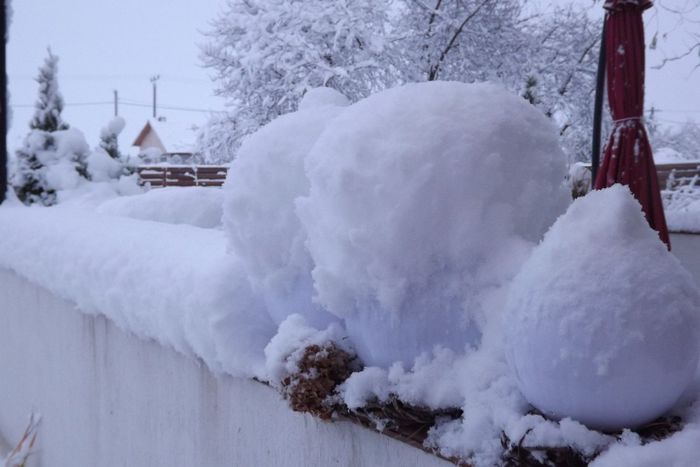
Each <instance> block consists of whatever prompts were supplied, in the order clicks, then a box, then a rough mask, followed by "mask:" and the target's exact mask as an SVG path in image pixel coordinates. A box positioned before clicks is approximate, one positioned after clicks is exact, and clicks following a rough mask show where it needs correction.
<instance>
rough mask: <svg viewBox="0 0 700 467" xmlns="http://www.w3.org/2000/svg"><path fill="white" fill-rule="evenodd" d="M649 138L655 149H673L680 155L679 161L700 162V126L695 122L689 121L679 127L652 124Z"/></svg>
mask: <svg viewBox="0 0 700 467" xmlns="http://www.w3.org/2000/svg"><path fill="white" fill-rule="evenodd" d="M647 121H649V119H647ZM652 122H653V119H652ZM649 138H650V140H651V143H652V146H653V147H654V149H661V148H667V149H672V150H673V151H674V152H675V153H677V154H678V159H679V160H684V159H685V160H693V161H697V160H700V124H698V123H697V122H695V121H693V120H688V121H686V122H685V123H684V124H683V125H681V126H679V127H661V126H655V125H653V124H652V127H651V129H650V131H649Z"/></svg>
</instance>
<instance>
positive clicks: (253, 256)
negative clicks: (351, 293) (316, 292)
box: [224, 91, 343, 327]
mask: <svg viewBox="0 0 700 467" xmlns="http://www.w3.org/2000/svg"><path fill="white" fill-rule="evenodd" d="M318 92H319V93H321V92H323V91H318ZM331 92H333V91H331ZM315 94H316V92H310V93H308V96H312V97H311V99H315V98H314V97H313V96H314V95H315ZM336 94H337V93H336ZM340 97H343V96H340ZM334 100H335V101H340V99H339V98H338V97H337V96H336V97H335V99H334ZM320 101H321V104H324V103H325V102H326V101H324V100H323V99H321V100H320ZM317 104H318V102H317ZM307 107H308V108H307V109H306V110H303V111H299V112H295V113H291V114H287V115H284V116H282V117H279V118H277V119H276V120H274V121H273V122H271V123H270V124H268V125H267V126H265V127H263V128H262V129H260V130H259V131H258V132H256V133H254V134H253V135H251V136H250V137H248V138H247V139H246V141H245V142H244V143H243V145H242V146H241V148H240V150H239V151H238V156H237V157H236V159H235V160H234V162H233V163H232V164H231V169H230V170H229V172H228V174H229V175H228V178H227V180H226V184H225V186H224V189H225V190H226V199H225V208H224V223H225V226H226V231H227V234H228V236H229V247H230V249H231V250H232V251H234V252H235V254H236V256H237V257H239V258H240V259H241V260H242V261H243V263H244V265H245V267H246V269H247V271H248V276H249V278H250V281H251V284H252V287H253V289H254V290H255V291H256V293H259V294H261V295H263V296H264V297H265V300H266V303H267V306H268V310H269V312H270V314H271V316H272V318H273V320H274V321H275V322H276V323H277V324H279V323H280V322H282V321H283V320H284V319H285V318H286V317H287V316H288V315H290V314H291V313H295V312H298V313H302V314H304V315H305V316H306V317H307V318H308V319H309V321H310V323H311V324H312V325H314V326H319V327H325V326H326V325H327V324H328V323H329V322H330V321H331V320H332V318H331V316H330V315H328V314H327V313H326V312H324V311H323V310H322V309H321V307H320V306H319V305H317V304H315V303H312V301H311V298H312V295H313V286H312V281H311V268H312V263H311V259H310V258H309V254H308V252H307V250H306V248H305V241H306V234H305V233H304V232H303V229H302V228H301V224H300V222H299V219H298V218H297V215H296V211H295V205H294V202H295V199H296V198H297V197H299V196H303V195H306V194H308V191H309V181H308V179H307V176H306V173H305V171H304V160H305V158H306V156H307V154H308V153H309V150H310V149H311V147H312V146H313V144H314V143H315V142H316V139H317V138H318V136H319V135H320V134H321V132H322V131H323V129H324V128H325V126H326V125H327V124H328V122H329V121H331V120H332V119H333V118H334V117H335V116H336V115H337V114H338V113H340V111H341V110H342V109H343V108H342V107H339V106H337V105H316V106H314V105H313V103H311V104H309V105H308V106H307Z"/></svg>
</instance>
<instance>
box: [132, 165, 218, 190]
mask: <svg viewBox="0 0 700 467" xmlns="http://www.w3.org/2000/svg"><path fill="white" fill-rule="evenodd" d="M136 172H137V173H138V174H139V183H140V184H141V185H147V184H148V185H150V186H151V188H161V187H166V186H181V187H186V186H215V187H220V186H221V185H223V184H224V180H226V174H227V173H228V167H225V166H218V165H199V166H197V165H148V166H145V165H143V166H139V167H137V168H136Z"/></svg>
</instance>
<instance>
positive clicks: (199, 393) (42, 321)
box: [0, 269, 450, 467]
mask: <svg viewBox="0 0 700 467" xmlns="http://www.w3.org/2000/svg"><path fill="white" fill-rule="evenodd" d="M0 296H2V298H3V303H2V313H0V368H1V369H2V377H1V378H0V394H2V401H3V403H2V404H0V436H1V437H2V438H4V439H5V440H7V441H12V440H18V439H19V438H20V436H21V435H22V431H23V430H24V428H25V426H26V423H27V417H28V415H29V414H30V412H32V411H35V412H38V413H40V414H41V416H42V421H41V425H40V429H39V436H38V446H37V447H38V450H37V452H36V454H35V455H34V457H33V458H32V464H31V465H34V466H53V465H90V466H110V465H129V466H133V467H136V466H149V467H153V466H159V465H160V466H193V465H206V466H210V467H212V466H223V465H227V466H230V465H241V466H246V465H250V466H254V465H258V466H265V465H270V466H272V465H274V466H308V465H338V466H353V467H360V466H368V467H369V466H372V467H374V466H378V465H381V466H444V465H450V464H449V463H447V462H445V461H443V460H441V459H439V458H437V457H434V456H431V455H429V454H427V453H425V452H423V451H420V450H418V449H415V448H413V447H410V446H408V445H406V444H403V443H400V442H398V441H395V440H393V439H391V438H389V437H386V436H382V435H380V434H377V433H375V432H372V431H370V430H367V429H364V428H361V427H359V426H356V425H353V424H351V423H344V422H337V423H327V422H321V421H319V420H317V419H314V418H313V417H311V416H309V415H302V414H298V413H295V412H292V411H291V410H289V408H288V407H287V403H286V402H285V401H283V400H282V399H281V397H280V395H279V394H278V393H277V392H275V391H274V390H272V389H270V388H268V387H266V386H264V385H262V384H260V383H257V382H254V381H252V380H245V379H239V378H232V377H228V376H217V375H214V374H213V373H211V372H210V371H209V370H208V369H207V367H206V365H203V364H201V363H200V362H199V361H197V360H195V359H194V358H192V357H187V356H183V355H182V354H180V353H178V352H175V351H174V350H172V349H169V348H166V347H163V346H161V345H160V344H157V343H156V342H154V341H147V340H142V339H139V338H137V337H135V336H134V335H131V334H129V333H126V332H124V331H122V330H121V329H119V328H117V327H116V326H115V325H114V324H113V323H112V322H111V321H109V320H108V319H106V318H104V317H103V316H100V315H96V316H93V315H87V314H84V313H82V312H80V311H78V310H77V309H76V307H75V305H74V304H73V303H70V302H69V301H66V300H63V299H60V298H58V297H56V296H55V295H54V294H52V293H50V292H48V291H47V290H46V289H43V288H42V287H39V286H37V285H35V284H33V283H31V282H29V281H28V280H26V279H24V278H21V277H20V276H18V275H16V274H15V273H13V272H10V271H8V270H6V269H0Z"/></svg>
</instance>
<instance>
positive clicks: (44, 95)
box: [12, 49, 88, 206]
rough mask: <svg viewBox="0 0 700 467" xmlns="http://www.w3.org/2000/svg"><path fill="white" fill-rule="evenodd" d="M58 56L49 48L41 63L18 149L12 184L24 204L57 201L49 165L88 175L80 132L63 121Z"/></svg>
mask: <svg viewBox="0 0 700 467" xmlns="http://www.w3.org/2000/svg"><path fill="white" fill-rule="evenodd" d="M57 74H58V57H57V56H56V55H54V54H53V53H52V52H51V49H49V50H48V57H46V59H45V61H44V64H43V65H42V66H41V67H40V68H39V75H38V76H37V78H36V81H37V83H38V84H39V96H38V98H37V101H36V104H35V109H34V115H33V117H32V119H31V121H30V123H29V128H30V131H29V133H28V134H27V136H26V137H25V138H24V143H23V145H22V147H21V148H20V149H19V150H17V153H16V156H17V157H16V161H15V167H14V172H13V174H12V186H13V187H14V189H15V192H16V193H17V197H18V198H19V199H20V200H21V201H22V202H23V203H25V204H32V203H41V204H43V205H45V206H50V205H52V204H55V203H56V188H57V187H54V186H51V183H50V182H49V179H48V178H47V174H48V173H49V171H50V169H51V167H53V166H57V165H59V164H63V165H64V166H65V164H69V165H70V166H72V167H73V168H74V169H75V171H76V172H77V174H78V176H80V177H83V178H88V173H87V164H86V162H87V152H86V151H85V150H83V149H82V141H81V138H82V134H81V133H80V132H78V131H75V132H74V131H73V130H69V131H67V130H68V128H69V126H68V124H67V123H66V122H64V121H63V118H62V116H61V112H62V111H63V97H62V96H61V93H60V91H59V89H58V75H57Z"/></svg>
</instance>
